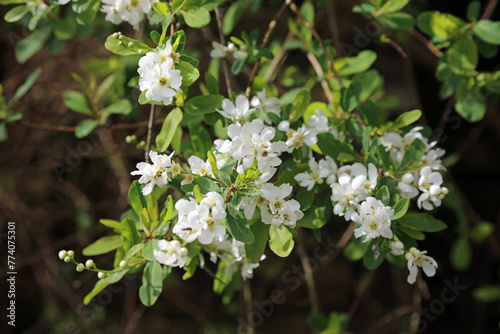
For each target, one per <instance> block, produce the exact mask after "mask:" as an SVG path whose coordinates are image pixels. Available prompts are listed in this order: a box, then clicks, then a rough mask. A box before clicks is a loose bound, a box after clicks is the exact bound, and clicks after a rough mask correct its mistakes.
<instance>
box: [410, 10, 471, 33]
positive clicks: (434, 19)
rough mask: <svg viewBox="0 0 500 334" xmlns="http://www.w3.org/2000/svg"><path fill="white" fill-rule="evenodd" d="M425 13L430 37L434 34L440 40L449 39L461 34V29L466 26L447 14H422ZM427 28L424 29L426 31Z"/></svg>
mask: <svg viewBox="0 0 500 334" xmlns="http://www.w3.org/2000/svg"><path fill="white" fill-rule="evenodd" d="M425 13H429V14H427V15H428V19H427V22H426V24H427V25H428V27H429V28H430V30H431V34H430V35H433V34H434V35H436V36H438V37H440V38H442V39H451V38H454V37H456V36H457V35H459V34H461V33H462V28H463V27H464V26H465V25H466V22H464V21H463V20H461V19H459V18H458V17H456V16H453V15H451V14H448V13H440V12H438V11H432V12H424V13H423V14H425ZM421 15H422V14H421ZM421 15H420V16H421ZM420 16H419V18H418V19H417V24H419V21H418V20H420ZM428 27H426V29H428ZM419 28H420V24H419ZM424 32H425V31H424Z"/></svg>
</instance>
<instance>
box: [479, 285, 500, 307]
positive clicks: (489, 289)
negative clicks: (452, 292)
mask: <svg viewBox="0 0 500 334" xmlns="http://www.w3.org/2000/svg"><path fill="white" fill-rule="evenodd" d="M472 295H473V296H474V298H475V299H477V300H479V301H481V302H483V303H491V302H496V301H498V300H500V285H483V286H481V287H479V288H477V289H476V290H474V291H473V292H472Z"/></svg>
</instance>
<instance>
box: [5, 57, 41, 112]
mask: <svg viewBox="0 0 500 334" xmlns="http://www.w3.org/2000/svg"><path fill="white" fill-rule="evenodd" d="M41 73H42V69H41V68H40V67H38V68H37V69H36V70H34V71H33V72H32V73H31V74H30V75H29V76H28V78H27V79H26V81H25V82H24V83H23V84H22V85H21V86H19V88H18V89H17V90H16V92H15V93H14V96H13V97H12V99H11V100H10V101H9V103H8V104H7V108H10V107H12V106H13V105H14V103H16V102H17V101H18V100H19V99H20V98H21V97H23V96H24V95H25V94H26V93H27V92H28V91H29V90H30V88H31V87H32V86H33V85H34V84H35V82H36V80H37V79H38V77H39V76H40V74H41Z"/></svg>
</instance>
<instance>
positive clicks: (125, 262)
mask: <svg viewBox="0 0 500 334" xmlns="http://www.w3.org/2000/svg"><path fill="white" fill-rule="evenodd" d="M126 266H127V261H125V260H123V261H121V262H120V268H125V267H126Z"/></svg>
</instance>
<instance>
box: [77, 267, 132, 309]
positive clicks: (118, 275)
mask: <svg viewBox="0 0 500 334" xmlns="http://www.w3.org/2000/svg"><path fill="white" fill-rule="evenodd" d="M126 273H127V271H126V270H121V271H118V272H115V273H112V274H109V275H108V276H106V277H105V278H103V279H100V280H98V281H97V283H96V284H95V286H94V288H93V289H92V291H91V292H90V293H89V294H88V295H86V296H85V299H84V300H83V303H84V304H85V305H88V304H89V303H90V301H91V300H92V298H94V297H95V296H97V294H98V293H99V292H101V291H102V290H104V289H105V288H106V287H107V286H108V285H110V284H113V283H116V282H118V281H119V280H121V279H122V277H123V276H125V274H126Z"/></svg>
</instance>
